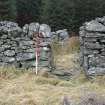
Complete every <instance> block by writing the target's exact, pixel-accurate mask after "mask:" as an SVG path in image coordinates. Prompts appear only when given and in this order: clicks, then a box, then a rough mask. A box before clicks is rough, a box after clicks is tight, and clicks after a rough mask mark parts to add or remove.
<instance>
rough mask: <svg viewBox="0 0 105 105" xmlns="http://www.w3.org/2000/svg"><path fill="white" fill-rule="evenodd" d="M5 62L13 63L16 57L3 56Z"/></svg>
mask: <svg viewBox="0 0 105 105" xmlns="http://www.w3.org/2000/svg"><path fill="white" fill-rule="evenodd" d="M2 60H3V62H4V63H13V62H14V61H15V58H14V57H2Z"/></svg>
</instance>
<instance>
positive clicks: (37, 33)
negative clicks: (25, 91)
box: [35, 31, 39, 75]
mask: <svg viewBox="0 0 105 105" xmlns="http://www.w3.org/2000/svg"><path fill="white" fill-rule="evenodd" d="M38 35H39V32H38V31H37V32H36V54H35V55H36V75H37V74H38Z"/></svg>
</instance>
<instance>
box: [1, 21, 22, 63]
mask: <svg viewBox="0 0 105 105" xmlns="http://www.w3.org/2000/svg"><path fill="white" fill-rule="evenodd" d="M21 32H22V30H21V28H20V27H18V25H17V24H16V23H13V22H8V21H4V22H0V65H9V64H10V65H12V64H13V63H14V62H15V60H16V54H17V51H16V48H17V40H16V39H17V37H18V36H20V35H21Z"/></svg>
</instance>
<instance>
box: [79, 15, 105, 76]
mask: <svg viewBox="0 0 105 105" xmlns="http://www.w3.org/2000/svg"><path fill="white" fill-rule="evenodd" d="M80 42H81V48H80V49H81V65H82V67H83V68H84V69H85V71H86V73H87V74H88V75H102V74H104V73H105V17H103V18H97V19H96V20H92V21H90V22H86V23H85V24H84V25H83V26H82V27H81V28H80Z"/></svg>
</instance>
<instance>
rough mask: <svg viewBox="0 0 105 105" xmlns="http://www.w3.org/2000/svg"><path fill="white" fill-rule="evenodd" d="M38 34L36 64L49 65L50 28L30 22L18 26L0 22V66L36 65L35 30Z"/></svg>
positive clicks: (50, 58) (28, 66)
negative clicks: (21, 26)
mask: <svg viewBox="0 0 105 105" xmlns="http://www.w3.org/2000/svg"><path fill="white" fill-rule="evenodd" d="M37 30H38V32H39V36H38V47H39V48H38V61H39V62H38V63H39V64H38V65H39V66H41V67H51V62H52V60H53V59H52V57H51V56H52V51H51V46H50V34H51V29H50V27H49V26H48V25H46V24H41V25H40V24H39V23H30V24H26V25H25V26H24V27H23V28H20V27H19V26H18V24H17V23H14V22H9V21H2V22H0V66H15V67H18V68H31V67H35V66H36V56H35V51H36V32H37Z"/></svg>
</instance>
